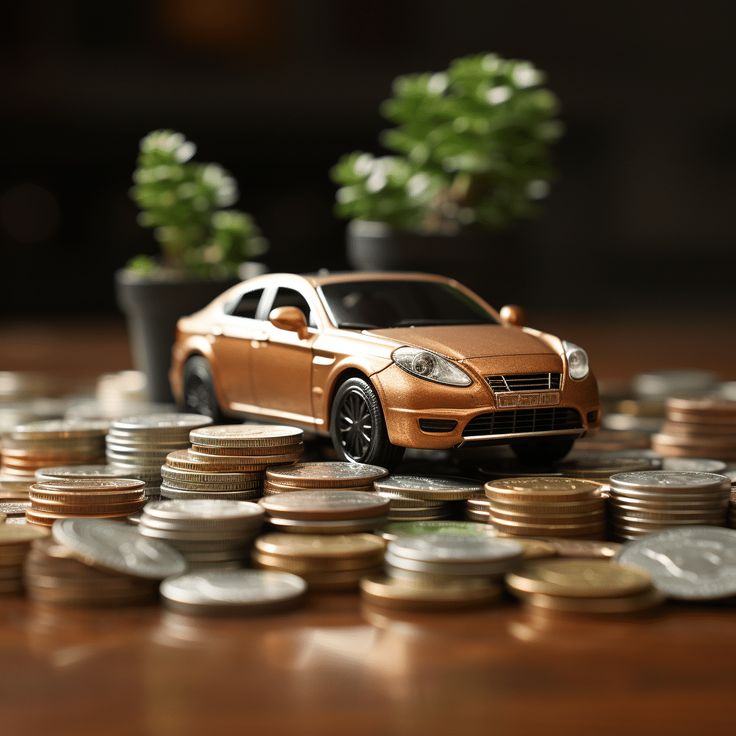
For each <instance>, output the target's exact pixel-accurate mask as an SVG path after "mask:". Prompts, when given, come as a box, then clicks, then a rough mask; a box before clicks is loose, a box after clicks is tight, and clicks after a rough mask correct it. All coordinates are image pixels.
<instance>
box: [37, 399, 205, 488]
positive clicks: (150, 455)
mask: <svg viewBox="0 0 736 736" xmlns="http://www.w3.org/2000/svg"><path fill="white" fill-rule="evenodd" d="M211 423H212V419H211V418H210V417H206V416H203V415H202V414H173V413H172V414H148V415H143V416H129V417H123V418H122V419H117V420H115V421H114V422H112V424H111V425H110V430H109V432H108V433H107V462H108V464H110V465H112V466H113V467H114V468H117V469H118V470H122V471H124V472H125V473H127V475H128V477H130V478H139V479H140V480H143V481H145V483H146V496H147V497H148V498H151V499H155V498H157V497H158V496H159V493H160V491H159V489H160V486H161V465H162V464H163V463H164V461H165V460H166V456H167V455H168V454H169V453H170V452H173V451H174V450H177V449H180V448H187V447H189V432H190V431H191V430H192V429H195V428H197V427H203V426H206V425H208V424H211ZM46 464H47V465H50V464H51V463H46Z"/></svg>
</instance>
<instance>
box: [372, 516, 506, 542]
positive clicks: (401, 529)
mask: <svg viewBox="0 0 736 736" xmlns="http://www.w3.org/2000/svg"><path fill="white" fill-rule="evenodd" d="M495 533H496V532H495V530H494V529H493V527H492V526H490V525H487V524H478V523H475V522H472V521H444V520H443V521H397V522H391V523H389V524H386V526H385V527H384V528H383V529H382V530H381V536H382V537H383V538H384V539H386V540H389V541H393V540H394V539H396V538H398V537H409V536H423V535H427V534H449V535H451V536H466V535H467V536H491V537H493V536H495Z"/></svg>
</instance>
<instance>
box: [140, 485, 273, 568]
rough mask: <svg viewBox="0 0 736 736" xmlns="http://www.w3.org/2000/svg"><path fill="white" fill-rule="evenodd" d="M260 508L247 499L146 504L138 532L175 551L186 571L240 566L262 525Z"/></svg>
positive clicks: (261, 510) (170, 501)
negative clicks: (185, 562) (185, 563)
mask: <svg viewBox="0 0 736 736" xmlns="http://www.w3.org/2000/svg"><path fill="white" fill-rule="evenodd" d="M263 515H264V514H263V509H262V508H261V507H260V506H258V504H255V503H250V502H248V501H222V500H211V499H194V500H189V501H181V500H176V501H173V500H168V501H158V502H154V503H149V504H147V505H146V508H145V509H144V511H143V514H141V518H140V523H139V524H138V531H139V532H140V533H141V534H142V535H143V536H144V537H147V538H149V539H161V540H163V541H165V542H168V543H169V544H170V545H171V546H172V547H174V548H176V549H177V550H179V552H180V553H181V554H182V556H183V557H184V559H185V560H186V561H187V563H188V565H189V569H190V570H194V569H196V568H202V567H219V568H224V567H227V568H239V567H243V566H244V564H243V563H244V561H245V560H247V558H248V555H249V552H250V547H251V544H252V542H253V539H254V538H255V536H256V534H257V533H258V530H259V529H260V528H261V526H262V524H263Z"/></svg>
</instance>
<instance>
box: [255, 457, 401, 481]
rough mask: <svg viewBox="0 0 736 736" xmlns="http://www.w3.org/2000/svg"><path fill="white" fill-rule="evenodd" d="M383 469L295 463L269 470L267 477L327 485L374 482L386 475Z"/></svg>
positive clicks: (340, 464)
mask: <svg viewBox="0 0 736 736" xmlns="http://www.w3.org/2000/svg"><path fill="white" fill-rule="evenodd" d="M387 472H388V471H387V470H386V469H385V468H381V467H379V466H378V465H365V464H361V463H342V462H319V463H296V464H295V465H289V466H283V467H279V468H270V469H269V470H268V471H267V477H268V478H273V479H274V480H276V481H278V482H283V481H284V480H288V481H289V482H294V481H299V480H314V481H321V482H324V483H327V482H329V481H333V480H334V481H340V480H342V481H345V480H366V481H368V480H374V479H376V478H382V477H383V476H384V475H386V474H387Z"/></svg>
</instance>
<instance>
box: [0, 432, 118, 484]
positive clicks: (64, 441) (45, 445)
mask: <svg viewBox="0 0 736 736" xmlns="http://www.w3.org/2000/svg"><path fill="white" fill-rule="evenodd" d="M106 430H107V424H106V423H104V422H85V421H72V420H62V419H58V420H56V419H51V420H47V421H41V422H30V423H29V424H20V425H18V426H17V427H15V429H13V430H12V431H10V432H7V433H6V434H5V435H4V436H3V440H2V468H0V473H1V474H2V490H3V491H4V492H5V493H6V494H7V495H6V497H9V496H10V494H8V492H9V491H12V494H13V495H14V496H15V497H18V496H21V495H22V494H23V492H24V491H25V493H26V495H27V493H28V489H29V488H30V486H31V484H32V483H33V481H34V478H35V472H36V470H38V469H39V468H43V467H46V466H48V465H62V464H63V465H82V464H86V463H98V462H101V461H102V460H104V455H105V432H106ZM13 479H14V480H15V481H16V482H15V483H13V482H12V481H13Z"/></svg>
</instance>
